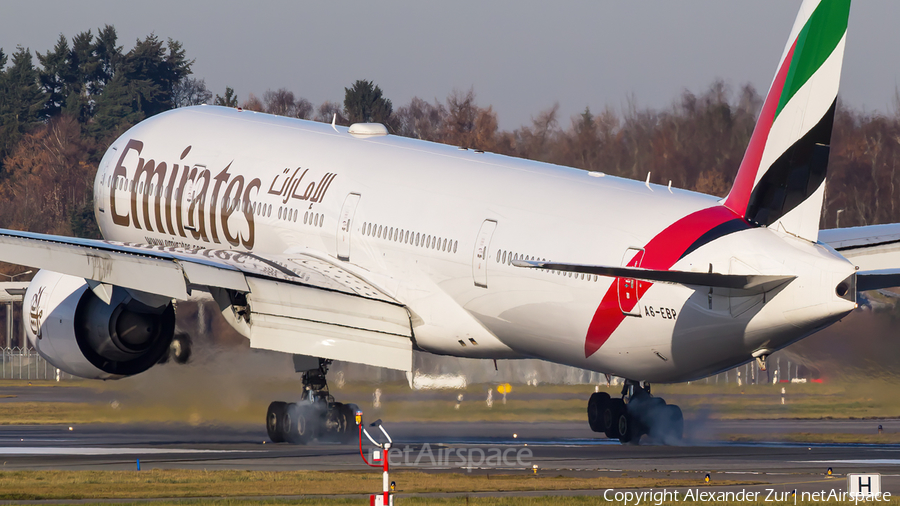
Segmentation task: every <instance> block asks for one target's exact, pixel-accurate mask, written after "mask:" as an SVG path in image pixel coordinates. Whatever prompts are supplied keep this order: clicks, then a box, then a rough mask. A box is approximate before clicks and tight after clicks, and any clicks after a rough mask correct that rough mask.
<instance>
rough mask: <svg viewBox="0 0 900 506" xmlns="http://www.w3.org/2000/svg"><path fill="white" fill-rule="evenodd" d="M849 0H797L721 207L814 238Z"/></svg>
mask: <svg viewBox="0 0 900 506" xmlns="http://www.w3.org/2000/svg"><path fill="white" fill-rule="evenodd" d="M849 13H850V0H804V1H803V4H802V5H801V7H800V13H799V14H798V15H797V20H796V21H795V22H794V27H793V29H792V30H791V35H790V38H789V39H788V42H787V45H786V46H785V49H784V54H783V55H782V57H781V61H780V62H779V64H778V70H777V72H776V73H775V79H773V80H772V85H771V87H770V88H769V92H768V94H767V95H766V99H765V102H764V103H763V107H762V111H761V112H760V114H759V119H758V120H757V122H756V127H755V128H754V129H753V135H752V137H751V138H750V144H749V146H747V151H746V152H745V153H744V158H743V160H742V161H741V166H740V169H739V170H738V174H737V177H736V178H735V181H734V186H733V187H732V189H731V191H730V192H729V194H728V196H727V197H726V199H725V206H727V207H728V208H729V209H731V210H732V211H734V212H736V213H738V214H740V215H741V216H743V217H744V218H746V219H747V220H749V221H751V222H754V223H757V224H759V225H762V226H767V227H778V228H779V229H781V230H783V231H785V232H788V233H790V234H793V235H796V236H798V237H802V238H804V239H807V240H810V241H816V240H817V237H818V232H819V217H820V214H821V209H822V202H823V199H824V195H825V172H826V169H827V167H828V155H829V149H830V144H831V129H832V124H833V122H834V112H835V106H836V103H837V92H838V85H839V83H840V78H841V64H842V63H843V58H844V45H845V42H846V35H847V20H848V18H849Z"/></svg>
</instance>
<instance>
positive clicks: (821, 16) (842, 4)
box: [775, 0, 850, 117]
mask: <svg viewBox="0 0 900 506" xmlns="http://www.w3.org/2000/svg"><path fill="white" fill-rule="evenodd" d="M849 17H850V0H823V1H822V2H821V3H820V4H819V6H818V7H816V10H815V11H813V13H812V16H810V18H809V20H808V21H807V22H806V25H805V26H804V27H803V29H802V30H800V34H799V35H797V42H796V46H795V48H794V56H793V58H791V66H790V70H788V75H787V77H786V78H785V81H784V88H783V89H782V91H781V100H780V101H779V102H778V110H777V111H776V113H775V117H778V114H780V113H781V110H782V109H784V106H785V105H786V104H787V103H788V101H790V100H791V98H793V96H794V95H795V94H796V93H797V91H798V90H799V89H800V88H801V87H802V86H803V85H804V84H806V81H808V80H809V78H810V77H812V75H813V74H814V73H815V72H816V70H818V69H819V67H821V66H822V64H823V63H825V60H826V59H828V57H829V56H830V55H831V53H832V52H834V49H835V48H836V47H837V45H838V43H839V42H840V41H841V38H842V37H843V36H844V33H845V32H846V31H847V20H848V18H849ZM831 98H833V97H830V98H829V100H831Z"/></svg>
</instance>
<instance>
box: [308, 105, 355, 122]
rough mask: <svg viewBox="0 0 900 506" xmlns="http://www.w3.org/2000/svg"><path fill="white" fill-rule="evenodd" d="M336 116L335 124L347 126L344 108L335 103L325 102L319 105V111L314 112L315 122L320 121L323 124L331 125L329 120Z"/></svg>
mask: <svg viewBox="0 0 900 506" xmlns="http://www.w3.org/2000/svg"><path fill="white" fill-rule="evenodd" d="M335 115H337V124H338V125H345V126H346V125H347V124H348V123H347V118H345V117H344V107H343V106H342V105H341V104H338V103H337V102H330V101H328V100H326V101H325V102H322V104H321V105H319V110H318V112H316V117H315V118H314V119H315V120H316V121H321V122H323V123H331V120H332V119H333V118H334V117H335Z"/></svg>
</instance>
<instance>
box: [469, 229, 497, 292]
mask: <svg viewBox="0 0 900 506" xmlns="http://www.w3.org/2000/svg"><path fill="white" fill-rule="evenodd" d="M496 228H497V222H496V221H494V220H484V223H482V224H481V230H479V231H478V237H477V238H476V239H475V252H474V254H473V255H472V277H473V278H474V279H475V286H480V287H481V288H487V264H488V257H489V256H490V251H491V237H493V235H494V230H495V229H496Z"/></svg>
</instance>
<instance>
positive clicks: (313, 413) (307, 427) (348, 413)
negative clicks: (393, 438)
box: [266, 357, 359, 445]
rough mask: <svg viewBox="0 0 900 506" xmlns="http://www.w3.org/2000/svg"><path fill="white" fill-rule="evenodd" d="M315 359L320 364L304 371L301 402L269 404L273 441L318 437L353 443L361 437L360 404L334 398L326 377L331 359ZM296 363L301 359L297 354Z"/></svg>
mask: <svg viewBox="0 0 900 506" xmlns="http://www.w3.org/2000/svg"><path fill="white" fill-rule="evenodd" d="M305 358H310V357H305ZM313 360H318V364H319V365H318V367H316V368H315V369H308V370H306V371H304V372H303V376H302V378H303V393H302V394H300V402H296V403H294V402H290V403H288V402H281V401H275V402H273V403H272V404H269V409H268V411H267V413H266V431H267V432H268V433H269V439H271V440H272V442H273V443H281V442H288V443H292V444H300V445H302V444H307V443H309V442H311V441H312V440H314V439H318V440H320V441H325V440H328V441H338V442H341V443H352V442H354V441H356V439H357V437H358V433H359V428H358V427H357V425H356V412H357V411H358V410H359V407H358V406H357V405H356V404H343V403H341V402H335V401H334V397H332V396H331V394H329V393H328V382H327V381H326V380H325V375H326V374H327V373H328V366H329V365H331V360H325V359H322V358H320V359H313ZM294 363H295V365H296V364H297V363H298V360H297V359H296V357H295V359H294ZM308 365H311V364H308ZM298 372H300V371H298Z"/></svg>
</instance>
